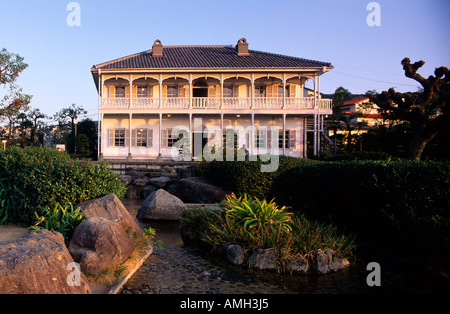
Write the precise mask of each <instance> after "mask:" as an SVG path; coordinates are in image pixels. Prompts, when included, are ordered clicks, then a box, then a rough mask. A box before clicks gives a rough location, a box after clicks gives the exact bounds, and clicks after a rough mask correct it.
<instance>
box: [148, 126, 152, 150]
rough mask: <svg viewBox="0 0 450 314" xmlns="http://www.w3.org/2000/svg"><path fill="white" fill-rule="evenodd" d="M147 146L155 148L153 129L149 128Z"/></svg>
mask: <svg viewBox="0 0 450 314" xmlns="http://www.w3.org/2000/svg"><path fill="white" fill-rule="evenodd" d="M147 147H148V148H153V129H148V130H147Z"/></svg>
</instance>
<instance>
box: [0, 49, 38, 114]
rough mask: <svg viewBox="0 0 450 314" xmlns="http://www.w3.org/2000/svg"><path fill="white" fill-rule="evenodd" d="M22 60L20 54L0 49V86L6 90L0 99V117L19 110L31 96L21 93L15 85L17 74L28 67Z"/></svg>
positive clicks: (27, 102)
mask: <svg viewBox="0 0 450 314" xmlns="http://www.w3.org/2000/svg"><path fill="white" fill-rule="evenodd" d="M23 61H24V59H23V58H22V57H21V56H19V55H17V54H14V53H10V52H8V51H7V50H6V49H5V48H2V50H1V51H0V86H2V87H4V88H6V89H7V90H8V92H7V93H6V95H5V96H4V97H3V98H2V99H0V117H2V116H4V115H5V114H8V113H9V114H11V112H13V111H14V110H19V109H20V108H21V107H23V106H26V105H28V104H29V102H30V100H31V96H29V95H22V89H20V88H18V87H17V85H15V82H16V80H17V78H18V77H19V74H20V73H21V72H22V71H23V70H25V69H26V68H27V67H28V64H26V63H24V62H23Z"/></svg>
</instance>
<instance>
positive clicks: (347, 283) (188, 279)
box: [122, 200, 450, 294]
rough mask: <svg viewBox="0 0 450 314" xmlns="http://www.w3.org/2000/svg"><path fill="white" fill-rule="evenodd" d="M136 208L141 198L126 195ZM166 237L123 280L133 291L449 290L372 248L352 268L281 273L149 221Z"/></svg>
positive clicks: (165, 224) (172, 226)
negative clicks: (216, 252) (210, 249)
mask: <svg viewBox="0 0 450 314" xmlns="http://www.w3.org/2000/svg"><path fill="white" fill-rule="evenodd" d="M124 205H125V206H126V207H127V208H128V209H129V210H130V212H131V213H132V215H133V213H134V212H137V209H139V206H140V202H137V201H130V200H125V201H124ZM148 223H149V226H151V227H152V228H154V229H155V230H156V233H157V238H156V240H161V241H163V242H164V246H163V248H155V250H154V253H153V254H152V255H151V256H150V257H149V258H148V259H147V261H146V262H145V263H144V265H143V266H142V267H141V268H140V269H139V270H138V271H137V272H136V274H135V275H134V276H133V277H132V278H131V279H130V281H129V282H128V283H127V284H126V285H125V287H124V289H123V291H122V293H124V294H125V293H134V294H254V293H255V294H406V293H407V294H410V293H414V294H437V293H439V294H448V293H450V285H449V281H447V280H443V279H440V278H435V277H432V276H430V275H428V274H426V273H422V272H420V271H418V270H417V269H414V268H412V267H411V266H410V265H405V264H402V263H400V262H396V261H394V260H393V259H392V258H390V257H388V256H385V255H382V254H380V253H374V252H370V251H367V250H366V251H362V250H360V251H358V252H356V255H357V256H358V258H357V260H356V261H355V262H354V263H353V264H352V266H351V267H350V268H349V269H346V270H343V271H340V272H338V273H332V274H327V275H300V274H297V275H281V274H276V273H271V272H262V271H257V270H249V269H239V268H236V267H232V266H229V265H226V264H225V263H217V262H212V261H210V259H209V258H208V256H206V255H205V254H204V253H203V252H201V251H198V250H197V249H196V248H195V247H189V246H186V245H185V244H184V243H183V241H182V239H181V224H180V223H178V222H161V221H150V222H148ZM369 262H378V263H379V264H380V266H381V286H380V287H369V286H368V285H367V283H366V279H367V276H368V275H369V273H370V271H367V270H366V266H367V264H368V263H369Z"/></svg>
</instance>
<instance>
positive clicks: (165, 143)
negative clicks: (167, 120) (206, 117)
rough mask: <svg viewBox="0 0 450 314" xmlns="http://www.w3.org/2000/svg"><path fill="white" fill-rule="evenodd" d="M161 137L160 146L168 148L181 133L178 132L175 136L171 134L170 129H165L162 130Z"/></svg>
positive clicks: (178, 138)
mask: <svg viewBox="0 0 450 314" xmlns="http://www.w3.org/2000/svg"><path fill="white" fill-rule="evenodd" d="M162 137H163V138H162V147H164V148H170V147H173V146H174V145H175V143H176V142H178V141H179V140H180V139H181V137H182V134H180V136H179V137H177V138H176V137H173V136H172V129H166V130H163V131H162Z"/></svg>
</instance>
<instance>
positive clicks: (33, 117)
mask: <svg viewBox="0 0 450 314" xmlns="http://www.w3.org/2000/svg"><path fill="white" fill-rule="evenodd" d="M28 118H29V119H30V121H31V122H32V126H31V127H32V141H33V145H37V144H38V141H39V138H38V133H39V128H40V127H41V126H42V124H43V123H42V121H40V120H41V119H46V118H48V116H46V115H45V114H43V113H42V112H41V110H40V109H33V110H31V111H30V112H29V113H28Z"/></svg>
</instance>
